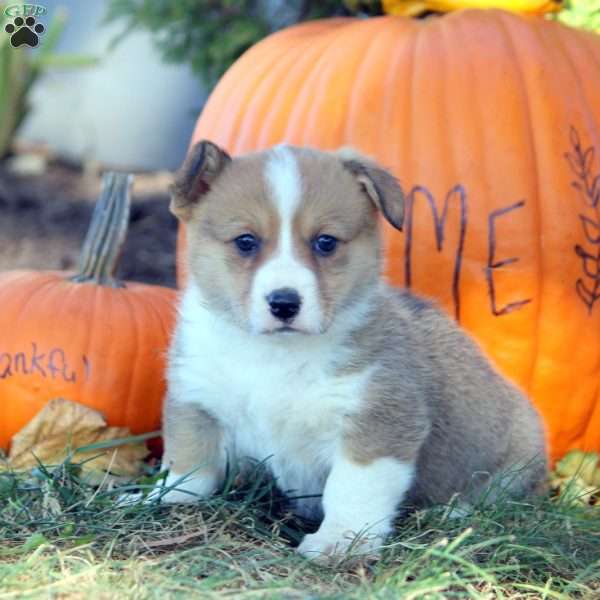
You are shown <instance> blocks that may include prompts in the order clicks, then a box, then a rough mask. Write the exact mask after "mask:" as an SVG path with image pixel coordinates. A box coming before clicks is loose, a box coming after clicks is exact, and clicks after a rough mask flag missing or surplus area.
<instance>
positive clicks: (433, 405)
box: [161, 141, 547, 557]
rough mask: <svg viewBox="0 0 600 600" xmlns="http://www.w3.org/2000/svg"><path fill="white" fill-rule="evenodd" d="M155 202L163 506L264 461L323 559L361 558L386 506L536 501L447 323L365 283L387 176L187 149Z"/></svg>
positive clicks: (517, 418) (307, 551) (201, 146)
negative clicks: (174, 285)
mask: <svg viewBox="0 0 600 600" xmlns="http://www.w3.org/2000/svg"><path fill="white" fill-rule="evenodd" d="M171 206H172V211H173V212H174V214H175V215H176V216H177V217H178V218H179V219H180V220H181V221H183V222H184V223H185V224H186V232H187V237H188V258H187V266H188V271H189V277H188V283H187V287H186V288H185V290H184V291H183V293H182V296H181V300H180V306H179V319H178V324H177V327H176V332H175V334H174V338H173V340H172V346H171V349H170V354H169V362H168V373H167V378H168V393H167V398H166V402H165V408H164V440H165V455H164V460H163V467H164V468H165V469H168V470H169V474H168V476H167V478H166V486H167V487H170V486H174V487H173V488H172V489H170V490H168V491H166V493H164V488H163V494H162V495H161V497H162V500H163V501H164V502H192V501H194V500H196V499H197V498H198V497H199V496H200V497H202V496H206V495H208V494H211V493H212V492H214V491H215V490H217V489H218V488H219V486H220V485H221V483H222V481H223V478H224V475H225V470H226V464H227V461H231V460H236V461H237V460H243V459H246V458H250V459H255V460H257V461H266V464H267V465H268V467H269V468H270V470H271V471H272V473H273V476H274V478H275V480H276V482H277V485H278V486H279V487H280V488H281V490H282V491H283V492H285V493H286V494H287V495H288V497H289V498H290V502H291V503H292V505H293V508H294V510H295V511H297V512H298V513H299V514H301V515H305V516H311V517H315V516H316V517H319V518H322V522H321V525H320V528H319V529H318V531H317V532H316V533H314V534H310V535H307V536H306V537H305V538H304V540H303V541H302V543H301V544H300V546H299V548H298V550H299V552H300V553H301V554H303V555H305V556H308V557H327V556H330V555H338V554H341V553H344V552H345V551H347V550H348V549H349V548H350V547H352V548H355V547H356V548H357V550H360V551H361V552H365V553H376V552H377V550H378V549H379V548H380V546H381V544H382V543H383V542H384V540H385V538H386V536H387V535H388V534H389V533H390V531H391V530H392V524H393V519H394V517H395V514H396V511H397V509H398V507H399V505H401V504H410V505H419V504H423V503H446V502H448V501H449V500H450V499H451V498H452V497H453V496H454V495H455V494H460V495H461V496H460V497H461V498H462V502H463V504H464V505H467V504H468V503H472V502H474V501H478V500H480V499H482V498H485V499H486V500H487V501H493V500H494V494H497V490H498V489H502V490H504V491H506V492H507V493H508V494H511V495H512V496H517V497H518V496H523V495H525V494H527V493H531V492H535V491H538V490H541V489H542V488H543V484H544V481H545V479H546V469H547V465H546V458H545V457H546V449H545V435H544V429H543V426H542V422H541V420H540V417H539V415H538V413H537V412H536V410H535V409H534V408H533V406H532V405H531V403H530V402H529V400H528V399H527V398H526V397H525V396H524V395H523V394H522V393H521V392H520V391H519V390H518V389H516V388H515V387H514V386H513V385H512V384H511V383H509V382H508V381H506V380H505V379H504V378H503V377H502V376H501V375H500V374H499V373H498V372H497V371H496V370H495V369H494V368H493V367H492V366H491V365H490V363H489V361H488V360H487V359H486V358H485V356H484V355H483V353H482V352H481V350H480V349H479V348H478V346H477V345H476V344H475V343H474V342H473V340H472V339H470V337H469V336H468V335H467V334H466V333H465V332H464V331H463V330H461V328H460V327H459V326H458V325H457V324H456V323H454V322H453V321H452V320H450V319H449V318H448V317H446V316H445V314H444V313H442V312H441V311H440V310H438V309H437V308H435V307H434V306H433V305H432V304H430V303H429V302H428V301H425V300H423V299H421V298H419V297H416V296H414V295H412V294H411V293H409V292H407V291H401V290H398V289H394V288H392V287H390V286H388V285H386V283H384V282H383V280H382V278H381V271H382V241H381V237H380V233H379V227H378V221H379V216H380V215H383V217H384V218H385V219H386V220H387V221H389V223H391V224H392V225H393V226H394V227H396V228H398V229H400V228H401V226H402V219H403V209H404V204H403V195H402V191H401V189H400V187H399V185H398V183H397V181H396V180H395V178H394V177H393V176H392V175H391V174H390V173H389V172H387V171H386V170H384V169H383V168H381V167H380V166H378V165H377V164H375V163H374V162H372V161H371V160H370V159H367V158H365V157H362V156H360V155H358V154H356V153H354V152H352V151H348V150H344V151H340V152H320V151H317V150H312V149H306V148H296V147H290V146H278V147H276V148H273V149H271V150H268V151H264V152H257V153H254V154H248V155H245V156H241V157H239V158H231V157H230V156H229V155H228V154H227V153H226V152H225V151H224V150H222V149H220V148H218V147H217V146H216V145H214V144H212V143H210V142H207V141H203V142H200V143H198V144H197V145H196V146H195V147H194V148H193V149H192V150H191V151H190V153H189V155H188V157H187V158H186V160H185V162H184V164H183V166H182V168H181V169H180V171H179V173H178V174H177V177H176V180H175V183H174V185H173V189H172V204H171ZM515 468H516V470H514V469H515ZM511 469H513V473H512V475H510V476H505V477H504V479H503V483H502V485H501V486H498V485H494V486H491V487H489V486H490V482H492V480H496V479H497V478H498V477H499V476H501V475H502V474H503V473H506V472H507V471H510V470H511Z"/></svg>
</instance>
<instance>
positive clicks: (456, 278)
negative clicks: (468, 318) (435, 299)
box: [404, 185, 531, 321]
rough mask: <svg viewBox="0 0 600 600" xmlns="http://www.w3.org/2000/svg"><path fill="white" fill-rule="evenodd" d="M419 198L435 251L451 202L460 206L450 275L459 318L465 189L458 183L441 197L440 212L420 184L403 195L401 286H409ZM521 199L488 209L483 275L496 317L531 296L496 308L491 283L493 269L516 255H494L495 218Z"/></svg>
mask: <svg viewBox="0 0 600 600" xmlns="http://www.w3.org/2000/svg"><path fill="white" fill-rule="evenodd" d="M420 198H422V199H423V201H424V202H425V203H426V206H428V207H429V210H430V212H431V216H432V219H433V227H434V233H435V245H436V249H437V251H438V252H441V251H442V250H443V247H444V241H445V230H446V223H447V220H448V210H449V207H450V203H451V201H454V203H455V204H457V205H458V207H459V209H460V220H459V228H458V243H457V246H456V252H455V256H454V271H453V275H452V300H453V304H454V316H455V318H456V320H457V321H460V275H461V268H462V259H463V253H464V248H465V238H466V235H467V225H468V220H469V219H468V216H469V214H468V203H467V192H466V190H465V188H464V186H462V185H456V186H454V187H453V188H452V189H451V190H450V191H449V192H448V194H446V198H445V200H444V207H443V209H442V211H441V212H440V211H439V210H438V208H437V205H436V202H435V199H434V197H433V194H432V193H431V192H430V191H429V190H428V189H427V188H426V187H425V186H422V185H417V186H415V187H413V188H412V190H411V191H410V192H409V193H408V194H407V195H406V237H405V238H404V285H405V287H407V288H410V287H411V286H412V246H413V243H414V232H413V213H414V207H415V203H416V201H417V200H418V199H420ZM524 206H525V201H524V200H521V201H519V202H516V203H514V204H511V205H510V206H506V207H503V208H500V209H498V210H494V211H492V212H491V213H490V214H489V216H488V260H487V265H486V268H485V277H486V281H487V284H488V296H489V299H490V309H491V311H492V314H493V315H494V316H496V317H499V316H501V315H506V314H508V313H510V312H512V311H513V310H517V309H520V308H523V307H524V306H525V305H526V304H529V303H530V302H531V298H527V299H522V300H516V301H514V302H510V303H509V304H507V305H506V306H503V307H499V306H498V303H497V300H496V286H495V282H494V276H493V274H494V270H495V269H500V268H502V267H505V266H506V265H509V264H511V263H514V262H516V261H517V260H518V257H514V256H513V257H510V258H504V259H501V260H498V258H497V257H496V220H497V219H499V218H500V217H503V216H504V215H507V214H508V213H511V212H512V211H514V210H517V209H520V208H523V207H524Z"/></svg>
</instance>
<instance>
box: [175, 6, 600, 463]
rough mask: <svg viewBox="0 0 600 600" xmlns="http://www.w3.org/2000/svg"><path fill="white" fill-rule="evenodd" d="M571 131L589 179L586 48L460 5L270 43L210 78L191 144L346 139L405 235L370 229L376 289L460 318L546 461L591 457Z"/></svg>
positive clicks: (318, 24) (597, 113)
mask: <svg viewBox="0 0 600 600" xmlns="http://www.w3.org/2000/svg"><path fill="white" fill-rule="evenodd" d="M572 128H573V129H574V130H575V131H577V135H578V136H579V137H578V139H579V147H580V155H581V156H583V153H585V152H588V149H589V148H593V149H594V150H593V151H592V150H590V151H589V153H588V154H587V155H586V156H587V158H585V160H586V161H588V163H589V164H588V163H586V168H587V169H588V171H589V172H588V174H587V175H586V177H587V181H588V184H589V185H591V183H590V182H591V181H593V178H594V177H596V176H599V175H600V38H598V36H597V35H594V34H592V33H586V32H582V31H577V30H574V29H570V28H568V27H566V26H564V25H561V24H559V23H556V22H550V21H546V20H543V19H540V18H535V17H523V16H518V15H514V14H510V13H507V12H503V11H499V10H486V11H478V10H467V11H460V12H455V13H451V14H450V15H447V16H443V17H431V18H426V19H423V20H411V19H406V18H402V17H381V18H374V19H333V20H323V21H313V22H308V23H304V24H301V25H298V26H295V27H291V28H289V29H287V30H284V31H280V32H278V33H276V34H274V35H272V36H270V37H268V38H266V39H265V40H263V41H262V42H260V43H259V44H257V45H256V46H254V47H253V48H251V49H250V50H248V52H246V54H244V56H242V57H241V58H240V59H239V60H238V61H237V62H236V63H235V64H234V65H233V66H232V67H231V68H230V69H229V71H228V72H227V73H226V74H225V75H224V76H223V78H222V79H221V81H220V82H219V84H218V85H217V87H216V88H215V90H214V92H213V93H212V95H211V97H210V98H209V100H208V102H207V104H206V106H205V108H204V110H203V112H202V114H201V115H200V118H199V120H198V123H197V126H196V130H195V132H194V135H193V139H192V142H195V141H197V140H199V139H203V138H204V139H210V140H212V141H214V142H215V143H217V144H219V145H221V146H223V147H224V148H225V149H227V150H228V151H229V152H231V153H232V154H240V153H243V152H248V151H253V150H259V149H263V148H266V147H269V146H271V145H273V144H278V143H282V142H286V143H290V144H296V145H309V146H315V147H318V148H321V149H331V148H334V147H338V146H343V145H353V146H355V147H357V148H358V149H359V150H361V151H363V152H365V153H367V154H370V155H372V156H374V157H375V158H376V159H378V160H379V161H380V162H381V163H382V164H384V165H385V166H387V167H389V168H390V169H391V170H392V171H393V172H394V174H395V175H396V176H397V177H398V178H399V180H400V182H401V184H402V186H403V189H404V191H405V193H406V195H407V208H408V211H409V213H410V218H411V219H412V226H411V228H405V230H404V232H402V233H400V232H397V231H395V230H392V228H391V227H388V226H386V225H385V224H384V229H383V231H384V237H385V243H386V255H387V270H386V275H387V277H388V279H389V280H390V281H391V282H392V283H394V284H396V285H399V286H405V285H406V284H407V283H409V284H410V287H411V288H412V289H413V290H414V291H415V292H418V293H422V294H424V295H427V296H430V297H432V298H434V299H437V301H438V302H439V303H440V304H441V305H442V306H443V307H444V308H445V309H446V310H447V311H448V312H449V313H450V314H451V315H454V316H456V315H458V316H459V318H460V323H461V324H462V325H463V326H464V327H465V328H466V329H467V330H468V331H469V332H471V333H472V334H473V335H474V337H475V338H476V339H477V340H478V341H479V343H480V344H481V346H482V347H483V348H484V350H485V351H486V352H487V353H488V355H489V356H490V357H491V358H492V360H493V361H494V363H495V364H496V365H497V367H498V368H499V369H500V370H501V371H502V372H503V373H504V374H505V375H507V376H508V377H509V378H511V379H512V380H513V381H515V382H516V383H517V384H519V385H520V386H521V387H522V388H523V389H524V390H526V391H527V392H528V393H529V395H530V396H531V398H532V399H533V401H534V403H535V404H536V405H537V406H538V407H539V409H540V410H541V412H542V414H543V415H544V418H545V420H546V424H547V428H548V435H549V441H550V446H551V453H552V457H553V458H558V457H560V456H562V455H563V454H564V453H565V452H566V451H567V450H569V449H570V448H575V447H577V448H581V449H583V450H600V408H599V407H600V391H599V389H600V388H599V376H600V343H599V342H600V340H599V336H600V302H597V299H598V298H600V285H596V283H595V281H596V278H595V276H594V271H593V269H596V268H598V269H599V271H600V258H599V257H600V241H599V242H595V240H594V237H593V236H592V235H591V234H590V233H589V231H587V230H586V229H585V228H586V227H587V228H588V230H589V229H593V227H594V226H592V225H590V224H589V223H588V222H587V221H585V219H589V220H590V221H591V222H593V223H598V226H599V227H600V214H599V211H598V210H595V208H594V207H592V206H591V205H590V201H586V199H585V197H584V195H582V193H581V192H580V191H579V190H578V189H576V187H577V186H574V183H577V182H579V185H580V186H581V185H583V183H582V182H583V179H582V177H581V176H577V175H576V174H575V173H574V172H573V168H572V166H571V165H570V163H569V159H568V158H567V156H566V155H567V154H568V153H570V154H573V153H575V152H576V150H575V148H574V139H575V138H574V136H573V134H572V133H571V131H572ZM592 152H594V153H595V154H594V155H592ZM592 159H593V160H592ZM446 203H447V207H446ZM463 206H466V208H465V209H463V208H462V207H463ZM596 208H598V203H596ZM436 217H437V219H438V221H437V224H436V221H435V218H436ZM585 223H588V224H587V225H585ZM586 231H587V233H586ZM577 248H580V249H579V250H578V249H577ZM179 252H180V254H181V253H183V252H185V241H184V239H183V237H182V239H180V241H179ZM588 254H589V255H591V256H592V258H586V256H587V255H588ZM180 264H181V263H180ZM594 265H595V266H594ZM586 268H587V271H588V273H587V274H586V272H585V269H586ZM590 269H591V271H590ZM181 280H183V276H182V275H181ZM578 281H581V282H582V283H578ZM585 286H587V287H585ZM586 289H589V290H592V292H591V296H590V295H589V294H588V292H586V291H585V290H586ZM586 294H588V295H587V296H586ZM586 298H587V300H586ZM588 304H590V306H588Z"/></svg>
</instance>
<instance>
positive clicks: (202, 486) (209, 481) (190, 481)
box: [117, 473, 216, 506]
mask: <svg viewBox="0 0 600 600" xmlns="http://www.w3.org/2000/svg"><path fill="white" fill-rule="evenodd" d="M215 487H216V482H215V478H214V477H211V476H208V477H190V476H186V475H178V474H177V473H169V474H168V475H167V477H166V479H165V480H164V481H163V482H160V483H157V484H156V485H155V487H154V488H152V489H151V490H150V492H149V493H148V494H147V495H146V496H144V494H143V493H142V492H138V493H133V494H131V493H130V494H121V496H119V498H118V500H117V505H119V506H127V505H130V504H136V503H137V502H144V504H150V503H153V502H161V503H163V504H191V503H194V502H198V500H201V499H202V498H206V497H207V496H210V494H212V493H213V492H214V490H215Z"/></svg>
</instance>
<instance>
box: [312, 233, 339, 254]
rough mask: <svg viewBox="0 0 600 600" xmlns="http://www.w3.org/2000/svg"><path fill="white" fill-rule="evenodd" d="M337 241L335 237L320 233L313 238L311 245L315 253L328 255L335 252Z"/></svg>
mask: <svg viewBox="0 0 600 600" xmlns="http://www.w3.org/2000/svg"><path fill="white" fill-rule="evenodd" d="M337 243H338V241H337V239H336V238H334V237H333V236H332V235H320V236H319V237H317V238H315V239H314V240H313V243H312V247H313V250H314V251H315V253H316V254H319V255H320V256H329V255H330V254H333V253H334V252H335V249H336V248H337Z"/></svg>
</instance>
